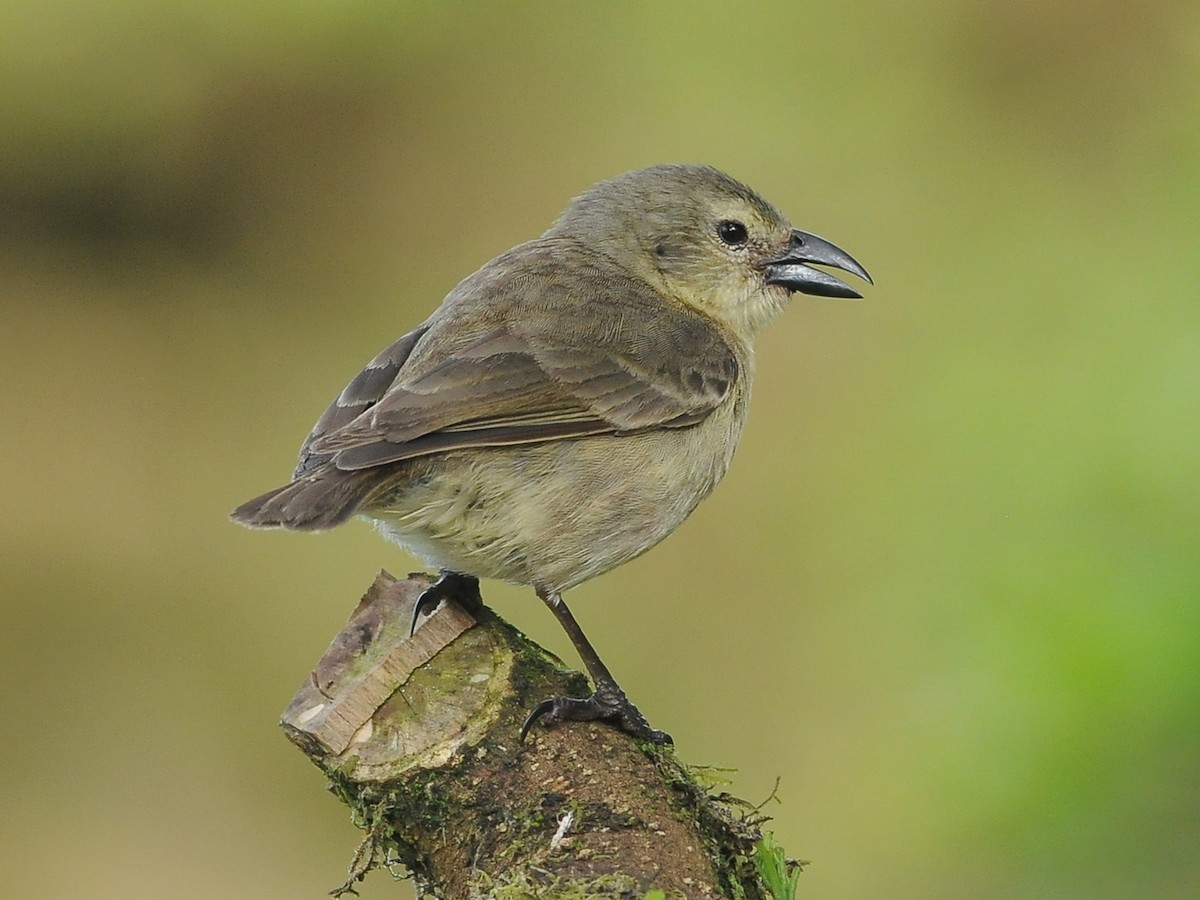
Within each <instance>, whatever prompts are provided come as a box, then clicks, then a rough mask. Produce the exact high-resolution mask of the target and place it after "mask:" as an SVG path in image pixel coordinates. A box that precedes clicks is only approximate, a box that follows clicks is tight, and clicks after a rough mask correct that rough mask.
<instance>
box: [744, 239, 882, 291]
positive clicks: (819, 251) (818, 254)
mask: <svg viewBox="0 0 1200 900" xmlns="http://www.w3.org/2000/svg"><path fill="white" fill-rule="evenodd" d="M806 263H816V264H817V265H821V266H833V267H834V268H835V269H842V270H843V271H845V272H849V273H851V274H852V275H857V276H858V277H859V278H861V279H863V280H864V281H866V282H867V283H868V284H874V283H875V282H874V281H872V280H871V276H870V275H868V274H867V270H866V269H864V268H863V267H862V266H860V265H859V264H858V262H857V261H856V260H855V259H854V257H852V256H851V255H850V254H849V253H847V252H846V251H845V250H843V249H842V248H841V247H837V246H835V245H833V244H831V243H829V241H827V240H825V239H824V238H819V237H817V236H816V235H815V234H809V233H808V232H807V231H797V230H793V231H792V237H791V240H790V241H788V245H787V247H786V248H785V249H784V251H783V252H782V253H780V254H779V255H778V256H773V257H771V258H770V259H768V260H767V261H766V262H765V263H764V264H763V272H764V273H765V274H766V276H767V284H781V285H783V286H784V287H785V288H787V289H788V290H789V291H800V292H801V293H802V294H814V295H815V296H818V297H846V298H857V297H861V296H862V294H860V293H859V292H858V291H856V290H854V288H852V287H850V285H848V284H844V283H843V282H841V281H839V280H838V279H836V278H834V277H833V276H832V275H830V274H829V273H827V272H822V271H821V270H820V269H814V268H812V267H811V266H808V265H805V264H806Z"/></svg>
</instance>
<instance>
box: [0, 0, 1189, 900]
mask: <svg viewBox="0 0 1200 900" xmlns="http://www.w3.org/2000/svg"><path fill="white" fill-rule="evenodd" d="M747 6H748V5H745V4H737V5H732V4H728V3H711V4H709V3H706V4H689V5H687V6H686V7H685V6H683V5H677V6H672V5H666V4H634V3H606V4H547V3H530V4H520V5H516V4H496V5H491V4H487V5H485V4H479V5H476V4H464V3H447V4H437V3H428V2H425V3H398V2H397V3H298V2H293V3H287V4H283V3H280V4H266V3H262V4H254V3H229V2H215V3H214V2H205V3H199V2H193V0H185V2H175V3H170V4H156V3H147V2H132V0H126V2H98V0H77V2H58V3H44V4H33V3H6V4H4V6H3V8H2V9H0V19H2V22H3V24H2V25H0V83H2V84H3V85H4V88H3V90H2V91H0V423H2V426H0V427H2V428H3V431H2V434H3V440H4V460H3V465H2V467H0V493H2V497H0V502H2V504H3V516H2V517H0V541H2V551H3V553H2V556H0V684H3V690H2V691H0V722H2V727H3V732H2V733H3V741H2V742H0V854H2V855H3V860H2V862H0V893H3V894H4V895H5V896H11V897H17V896H40V897H50V898H97V900H100V898H110V897H112V898H115V897H120V898H143V897H145V898H158V897H175V898H192V897H195V898H211V897H222V898H243V897H244V898H251V897H253V898H274V897H281V898H282V897H288V898H295V897H319V896H322V895H323V891H324V890H326V889H328V888H329V887H332V886H333V885H335V884H338V883H340V881H341V878H342V875H343V872H344V867H345V865H346V863H347V862H348V860H349V857H350V854H351V852H352V850H353V848H354V846H355V844H356V843H357V841H358V833H357V832H356V831H355V830H354V829H353V827H352V826H351V824H350V822H349V821H348V816H347V814H346V813H345V812H344V811H343V809H342V807H340V806H339V805H338V804H337V803H336V802H335V801H334V800H333V798H332V797H330V796H329V795H327V794H326V793H325V792H324V791H323V790H322V779H321V777H320V775H319V774H318V773H317V771H316V770H315V769H312V768H311V767H310V766H309V765H308V764H307V762H306V761H305V760H304V759H303V758H302V757H301V755H300V754H299V753H297V752H296V751H295V750H294V749H292V747H291V746H290V745H289V744H288V743H287V742H286V741H285V740H284V738H283V737H282V735H281V734H280V732H279V731H278V729H277V727H276V720H277V717H278V714H279V713H280V711H281V710H282V709H283V707H284V705H285V704H286V703H287V701H288V699H289V698H290V697H291V694H292V692H293V690H294V689H295V688H296V687H297V686H298V684H299V683H300V682H301V681H302V680H303V679H304V678H305V677H306V675H307V673H308V671H309V667H310V666H311V664H312V663H313V662H314V661H315V660H316V659H317V658H318V656H319V655H320V653H321V652H322V651H323V650H324V648H325V646H326V643H327V641H328V640H329V638H330V637H331V636H332V635H333V634H334V633H335V632H336V631H337V630H338V628H339V627H340V626H341V624H342V622H343V621H344V619H345V617H346V616H347V614H348V613H349V611H350V609H351V608H352V607H353V606H354V603H355V602H356V600H357V598H358V596H359V594H360V593H361V591H362V590H364V589H365V588H366V587H367V585H368V584H369V583H370V581H371V579H372V577H373V575H374V573H375V572H376V570H377V569H379V568H380V567H385V566H386V567H388V568H389V569H391V570H393V571H396V572H405V571H408V570H410V569H411V568H413V567H414V566H415V564H414V562H413V561H412V560H410V559H408V558H406V557H405V556H404V555H403V554H402V553H401V552H400V551H399V550H398V549H395V548H393V547H391V546H389V545H387V544H385V543H383V542H381V541H379V540H378V539H377V538H376V537H374V536H373V535H372V533H371V532H370V530H369V528H368V527H367V526H365V525H361V524H358V523H355V524H353V525H351V526H348V527H346V528H344V529H341V530H340V531H338V532H336V533H333V534H328V535H322V536H308V535H292V534H279V533H251V532H247V531H243V530H241V529H239V528H236V527H235V526H233V525H231V524H229V523H228V522H227V520H226V516H227V513H228V511H229V510H230V509H231V508H232V507H233V506H234V505H235V504H237V503H238V502H240V501H242V500H244V499H246V498H247V497H249V496H251V495H253V494H256V493H258V492H260V491H262V490H265V489H266V488H268V487H271V486H274V485H275V484H277V483H280V482H281V481H282V480H283V479H284V478H286V476H287V475H288V473H289V472H290V469H291V466H292V463H293V461H294V454H295V451H296V448H297V447H298V445H299V442H300V440H301V438H302V437H303V435H304V434H305V433H306V431H307V429H308V427H309V425H310V424H311V422H312V421H313V420H314V419H315V417H316V415H317V414H318V413H319V412H320V411H321V410H322V409H323V407H324V405H325V404H326V403H327V402H328V400H329V399H330V398H331V397H332V396H333V395H334V393H336V392H337V391H338V390H339V389H340V388H341V386H342V385H343V384H344V383H345V381H346V380H348V379H349V378H350V377H351V376H352V375H353V374H354V373H355V372H356V371H357V370H358V368H359V367H360V366H361V365H362V364H363V363H364V362H366V360H367V359H369V358H370V357H371V356H373V355H374V354H375V352H376V351H377V350H379V349H380V348H381V347H383V346H384V345H385V344H387V343H388V342H390V341H391V340H392V339H393V338H394V337H396V336H398V335H399V334H401V333H403V332H404V331H406V330H408V329H409V328H411V327H412V326H413V325H415V324H416V323H418V322H419V321H420V320H422V319H423V318H424V317H425V316H426V315H427V314H428V313H429V312H430V311H431V310H432V309H433V308H434V306H435V305H436V304H437V302H438V301H439V300H440V298H441V297H442V296H443V295H444V293H445V292H446V291H447V290H448V289H449V288H450V287H452V286H453V285H454V284H455V283H456V282H457V280H458V279H459V278H461V277H463V276H465V275H466V274H467V273H469V272H471V271H472V270H473V269H475V268H476V267H477V266H479V265H480V264H481V263H483V262H484V261H485V260H487V259H489V258H490V257H491V256H493V255H495V254H496V253H498V252H500V251H503V250H505V249H507V248H508V247H509V246H511V245H513V244H515V243H517V242H519V241H522V240H524V239H526V238H529V237H531V236H533V235H536V234H538V233H540V232H541V230H543V229H544V228H545V227H546V226H547V225H548V224H549V223H550V221H551V220H552V219H553V217H554V216H555V215H556V214H557V213H558V212H559V210H560V209H561V208H562V206H563V205H564V204H565V202H566V200H567V199H568V198H569V197H571V196H572V195H574V194H576V193H578V192H579V191H581V190H582V189H584V188H585V187H587V186H588V185H589V184H591V183H592V182H594V181H596V180H599V179H601V178H605V177H608V176H611V175H614V174H616V173H619V172H622V171H624V170H627V169H630V168H634V167H637V166H641V165H645V164H649V163H654V162H662V161H696V162H708V163H712V164H715V165H717V166H720V167H722V168H724V169H726V170H728V171H729V172H731V173H732V174H734V175H735V176H736V177H739V178H741V179H742V180H744V181H746V182H748V183H749V184H751V185H753V186H754V187H756V188H757V189H758V190H760V191H761V192H762V193H763V194H764V195H765V196H767V197H768V198H770V199H771V200H772V201H773V202H774V203H775V204H776V205H778V206H780V207H781V208H783V209H784V210H786V211H787V212H788V213H789V214H790V215H791V217H792V219H793V221H794V222H795V223H796V224H797V225H799V226H801V227H804V228H806V229H809V230H812V231H816V232H817V233H820V234H823V235H825V236H827V237H829V238H830V239H832V240H834V241H836V242H838V243H839V244H841V245H843V246H844V247H846V248H847V249H848V250H850V252H852V253H854V254H855V255H856V256H857V257H858V258H859V259H861V260H862V261H863V262H864V263H865V264H866V265H867V267H868V268H869V269H870V270H871V272H872V273H873V274H874V276H875V279H876V284H877V286H876V287H875V288H874V289H871V290H869V291H868V298H867V299H866V301H865V302H859V303H849V302H843V301H833V300H824V299H817V298H809V297H797V298H796V299H795V301H794V302H793V308H792V309H791V310H790V311H789V313H788V315H787V316H786V317H784V318H783V319H782V320H781V321H779V322H778V323H777V324H776V325H775V326H774V327H773V328H772V330H770V331H769V332H768V333H767V334H766V335H764V337H763V338H762V340H761V341H760V343H759V348H758V349H759V374H758V380H757V383H756V393H755V399H754V410H753V413H752V415H751V421H750V425H749V429H748V433H747V434H746V436H745V439H744V441H743V444H742V447H741V449H740V451H739V454H738V458H737V460H736V461H735V464H734V467H733V470H732V472H731V474H730V475H729V477H728V479H727V480H726V482H725V483H724V484H723V485H722V486H721V488H720V489H719V490H718V491H717V493H716V494H715V495H714V496H713V497H712V498H711V499H710V500H709V501H708V502H707V503H706V504H705V505H703V506H702V507H701V509H700V510H699V511H698V512H697V513H696V514H695V515H694V516H693V518H692V519H691V520H690V521H689V522H688V523H687V524H686V525H685V526H684V527H683V528H682V529H681V530H680V531H679V533H677V534H676V535H675V536H674V537H672V538H671V539H670V540H669V541H667V542H666V543H665V544H664V545H662V546H661V547H660V548H658V549H657V550H656V551H654V552H653V553H650V554H648V555H647V556H645V557H643V558H641V559H640V560H638V561H636V562H634V563H632V564H630V565H628V566H626V567H625V568H623V569H620V570H617V571H615V572H613V573H611V574H609V575H607V576H605V577H604V578H602V579H599V580H598V581H595V582H592V583H590V584H588V585H585V586H583V587H581V588H579V589H578V590H576V591H575V592H574V593H573V596H572V598H571V600H572V604H573V607H574V609H575V611H576V613H577V614H578V615H579V616H580V618H581V619H582V621H583V623H584V625H585V627H586V628H587V629H588V630H589V632H590V634H591V636H592V638H593V639H594V641H595V642H596V644H597V646H598V647H600V648H601V651H602V652H603V654H604V655H605V657H606V659H607V660H608V662H609V664H610V666H611V667H612V668H613V670H614V671H615V672H616V673H617V674H618V677H619V678H620V679H621V681H622V683H623V684H624V685H625V686H626V688H627V689H628V690H629V691H630V693H631V694H632V695H633V696H634V697H635V698H636V699H637V701H638V703H639V704H640V706H641V707H642V709H643V710H644V711H646V712H647V714H648V715H649V716H650V718H651V719H652V720H653V721H654V722H655V723H656V724H658V725H659V726H660V727H663V728H666V729H668V730H670V731H671V732H672V733H673V734H674V736H675V738H676V740H677V742H678V747H679V749H680V752H681V753H682V755H683V756H684V758H685V759H687V760H688V761H690V762H693V763H698V764H699V763H703V764H712V765H722V766H729V767H733V768H735V769H736V770H737V772H736V774H733V775H732V776H731V777H732V780H733V784H732V788H731V789H732V790H733V791H734V792H736V793H738V794H740V795H741V796H744V797H747V798H749V799H752V800H755V801H758V800H762V799H763V798H765V797H767V795H768V794H769V793H770V792H771V788H772V785H773V784H774V782H775V780H776V778H777V777H778V778H779V779H780V787H779V797H780V798H781V800H782V802H781V803H780V804H778V805H774V804H773V805H772V806H770V808H769V809H770V811H771V812H772V813H773V814H774V815H775V822H774V828H775V830H776V833H777V836H778V838H779V840H780V841H781V842H782V843H783V844H784V845H785V847H787V848H788V850H789V851H790V852H791V853H792V854H794V855H796V856H800V857H803V858H806V859H809V860H812V861H813V864H812V866H811V868H810V869H809V870H808V871H807V872H806V874H805V875H804V876H803V878H802V879H801V895H802V896H804V897H812V898H822V900H827V898H863V897H890V898H934V897H945V898H958V897H973V898H1012V897H1022V898H1025V897H1046V898H1051V897H1052V898H1076V897H1077V898H1127V897H1133V896H1139V897H1156V898H1185V897H1187V898H1191V897H1196V896H1200V853H1198V852H1197V846H1200V602H1198V601H1200V463H1198V458H1197V456H1198V454H1197V450H1198V447H1200V291H1198V289H1197V285H1198V284H1200V214H1198V211H1200V190H1198V188H1200V6H1197V5H1196V4H1195V3H1194V2H1189V0H1175V2H1170V0H1164V2H1159V3H1154V4H1131V3H1127V2H1123V0H1097V2H1042V0H1037V2H1035V0H1006V2H1003V3H1001V2H993V3H967V2H951V0H918V2H916V3H911V4H887V3H881V2H875V3H870V2H854V0H848V2H843V3H836V4H833V3H825V4H800V5H798V4H796V3H794V2H791V3H763V4H758V5H756V6H755V7H754V8H747ZM485 592H486V596H487V598H488V599H489V600H490V601H491V602H492V604H493V605H495V606H496V607H497V608H498V609H499V610H500V611H501V612H502V613H503V614H504V615H506V616H507V617H509V618H510V619H511V620H513V621H514V622H516V623H517V624H518V625H520V626H521V627H522V628H524V629H526V630H527V631H528V633H530V634H531V635H532V636H533V637H535V638H536V639H538V640H540V641H542V642H543V643H545V644H546V645H547V646H549V647H550V648H552V649H554V650H555V651H557V652H559V653H560V655H562V656H563V657H564V658H566V659H568V660H572V661H574V657H573V656H572V655H571V654H570V648H569V645H568V644H567V642H566V640H565V638H563V637H562V636H561V635H560V634H559V633H558V631H557V626H556V625H555V624H554V623H553V621H552V620H551V617H550V616H549V615H548V614H547V613H546V612H545V610H544V609H543V608H542V607H541V605H540V604H539V603H538V601H537V600H536V599H535V598H534V597H533V595H532V593H531V592H529V591H527V590H520V589H516V588H509V587H506V586H503V585H497V584H487V585H485ZM410 891H411V888H410V887H409V886H407V885H401V886H399V887H396V886H395V885H393V884H391V883H390V880H389V878H388V876H387V875H386V874H376V875H374V876H373V877H372V879H371V880H369V881H368V882H367V883H366V884H365V885H364V886H363V888H362V893H363V896H364V897H367V898H382V897H395V896H410V893H409V892H410Z"/></svg>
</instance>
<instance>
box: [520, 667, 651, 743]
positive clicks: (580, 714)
mask: <svg viewBox="0 0 1200 900" xmlns="http://www.w3.org/2000/svg"><path fill="white" fill-rule="evenodd" d="M539 719H544V720H545V721H546V724H548V725H549V724H553V723H555V722H592V721H595V720H596V719H612V720H613V721H615V723H616V724H617V725H618V726H619V727H620V728H621V730H622V731H624V732H625V733H626V734H630V735H633V736H634V737H635V738H638V739H639V740H643V741H650V742H651V743H653V744H674V743H675V742H674V741H673V740H671V736H670V735H669V734H667V733H666V732H665V731H659V730H658V729H657V728H651V727H650V723H649V722H647V721H646V717H645V716H643V715H642V714H641V712H639V711H638V708H637V707H636V706H634V705H633V704H632V703H630V702H629V698H628V697H626V696H625V692H624V691H622V690H621V688H620V687H618V686H617V684H616V682H614V681H600V682H597V684H596V691H595V693H593V694H592V696H590V697H586V698H584V699H577V698H575V697H551V698H550V699H549V700H543V701H542V702H541V703H539V704H538V705H537V706H535V707H534V708H533V711H532V712H530V713H529V716H528V717H527V718H526V719H525V724H524V725H522V726H521V736H520V740H522V741H524V740H525V735H527V734H529V729H531V728H532V727H533V726H534V724H535V723H536V722H537V721H538V720H539Z"/></svg>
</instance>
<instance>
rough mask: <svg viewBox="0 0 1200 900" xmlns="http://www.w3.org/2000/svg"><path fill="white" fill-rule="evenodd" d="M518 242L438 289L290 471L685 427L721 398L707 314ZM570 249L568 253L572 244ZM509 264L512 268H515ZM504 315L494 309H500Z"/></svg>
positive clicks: (733, 367)
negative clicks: (459, 281)
mask: <svg viewBox="0 0 1200 900" xmlns="http://www.w3.org/2000/svg"><path fill="white" fill-rule="evenodd" d="M563 252H564V251H563V249H562V248H557V249H556V251H555V252H554V253H552V254H549V255H545V254H542V255H539V254H537V253H535V252H532V251H530V250H529V246H528V245H527V246H526V249H525V251H524V252H523V255H522V264H521V265H520V266H516V267H513V266H505V265H503V264H500V265H497V264H496V263H502V262H503V260H504V257H501V258H500V260H497V261H496V263H493V264H492V266H490V267H485V268H484V269H483V270H481V271H480V273H477V275H476V276H475V277H473V278H472V279H468V281H467V282H464V283H463V285H460V287H459V288H457V289H456V290H455V292H453V293H452V294H451V296H450V297H449V298H447V301H446V303H444V304H443V305H442V308H441V309H440V310H439V312H438V314H436V315H435V316H434V317H433V318H431V319H430V320H429V321H428V322H427V323H426V324H425V325H423V326H422V327H421V328H418V329H417V330H416V331H413V332H411V333H410V334H408V335H406V336H405V337H403V338H401V339H400V340H399V341H397V342H396V343H395V344H393V345H392V346H391V347H389V348H388V349H387V350H385V351H384V352H383V353H381V354H380V355H379V356H378V357H376V359H375V360H373V361H372V362H371V363H370V364H369V365H368V366H367V368H366V369H364V370H363V371H362V372H361V373H360V374H359V375H358V377H357V378H355V379H354V381H352V382H351V383H350V385H349V386H348V387H347V388H346V389H345V390H344V391H343V392H342V393H341V395H340V396H339V397H338V398H337V399H336V400H335V401H334V402H333V404H332V405H331V406H330V407H329V409H327V410H326V412H325V414H324V415H323V416H322V417H321V419H320V420H319V421H318V422H317V425H316V426H315V427H314V429H313V432H312V434H310V435H309V438H308V440H307V441H306V442H305V444H304V447H303V448H302V450H301V464H300V468H299V469H298V470H297V475H300V474H303V473H304V472H307V471H310V470H311V469H312V468H313V467H314V466H315V465H318V464H321V463H325V462H328V461H332V462H334V464H335V465H336V467H337V468H338V469H341V470H359V469H367V468H371V467H373V466H378V465H383V464H386V463H391V462H396V461H398V460H402V459H408V458H411V457H415V456H423V455H427V454H430V453H438V452H442V451H446V450H453V449H461V448H467V447H493V446H504V445H512V444H525V443H535V442H541V441H548V440H560V439H563V438H570V437H580V436H584V435H593V434H606V433H607V434H612V433H620V432H632V431H642V430H646V429H651V428H660V427H667V428H672V427H683V426H686V425H690V424H694V423H696V422H699V421H700V420H701V419H703V418H704V417H705V416H707V415H708V414H709V413H710V412H712V410H713V409H715V408H716V407H717V406H718V405H720V404H721V402H722V401H723V400H725V398H726V397H727V396H728V395H729V391H730V389H731V387H732V385H733V383H734V382H735V380H736V379H737V377H738V371H739V367H738V362H737V357H736V356H735V354H734V352H733V350H732V349H731V348H730V346H729V344H728V343H727V342H726V341H725V339H724V338H723V337H722V335H721V333H720V331H719V330H718V329H717V327H716V326H715V325H714V324H713V322H712V321H711V320H710V319H708V318H707V317H706V316H704V315H702V314H700V313H698V312H696V311H694V310H692V309H689V308H687V307H684V306H683V305H681V304H678V303H675V302H673V301H669V300H667V299H666V298H663V297H661V296H658V295H656V294H654V293H653V291H652V289H651V288H650V287H649V286H648V285H647V284H645V283H644V282H642V281H640V280H638V279H635V278H632V277H629V276H628V275H624V274H621V273H619V272H616V271H614V270H613V269H612V267H611V266H609V265H605V264H603V263H602V262H597V261H595V260H589V259H587V258H582V259H578V260H574V263H575V265H574V266H573V268H572V271H573V277H572V279H571V281H570V284H569V285H568V284H565V283H564V280H563V278H562V275H561V272H562V268H561V266H562V263H563V258H562V256H563ZM574 252H576V253H578V252H579V251H574ZM514 272H515V274H514ZM500 311H503V314H501V313H500Z"/></svg>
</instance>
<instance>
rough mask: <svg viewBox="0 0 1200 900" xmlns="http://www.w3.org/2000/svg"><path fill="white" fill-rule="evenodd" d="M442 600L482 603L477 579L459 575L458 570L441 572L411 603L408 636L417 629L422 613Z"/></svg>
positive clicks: (470, 603) (472, 603) (471, 576)
mask: <svg viewBox="0 0 1200 900" xmlns="http://www.w3.org/2000/svg"><path fill="white" fill-rule="evenodd" d="M443 600H458V601H460V602H463V603H464V604H465V605H474V604H477V603H482V600H480V598H479V579H478V578H476V577H475V576H474V575H460V574H459V573H458V572H445V571H444V572H442V574H441V575H439V576H438V580H437V581H435V582H434V583H433V584H431V585H430V586H429V587H427V588H425V590H423V591H421V593H420V594H418V595H417V602H416V603H414V604H413V611H412V620H411V621H410V622H409V624H408V636H409V637H412V636H413V635H414V634H415V633H416V631H417V622H418V621H420V619H421V615H422V613H424V612H426V611H427V610H432V609H434V608H435V607H436V606H437V605H438V604H439V603H441V602H442V601H443Z"/></svg>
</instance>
